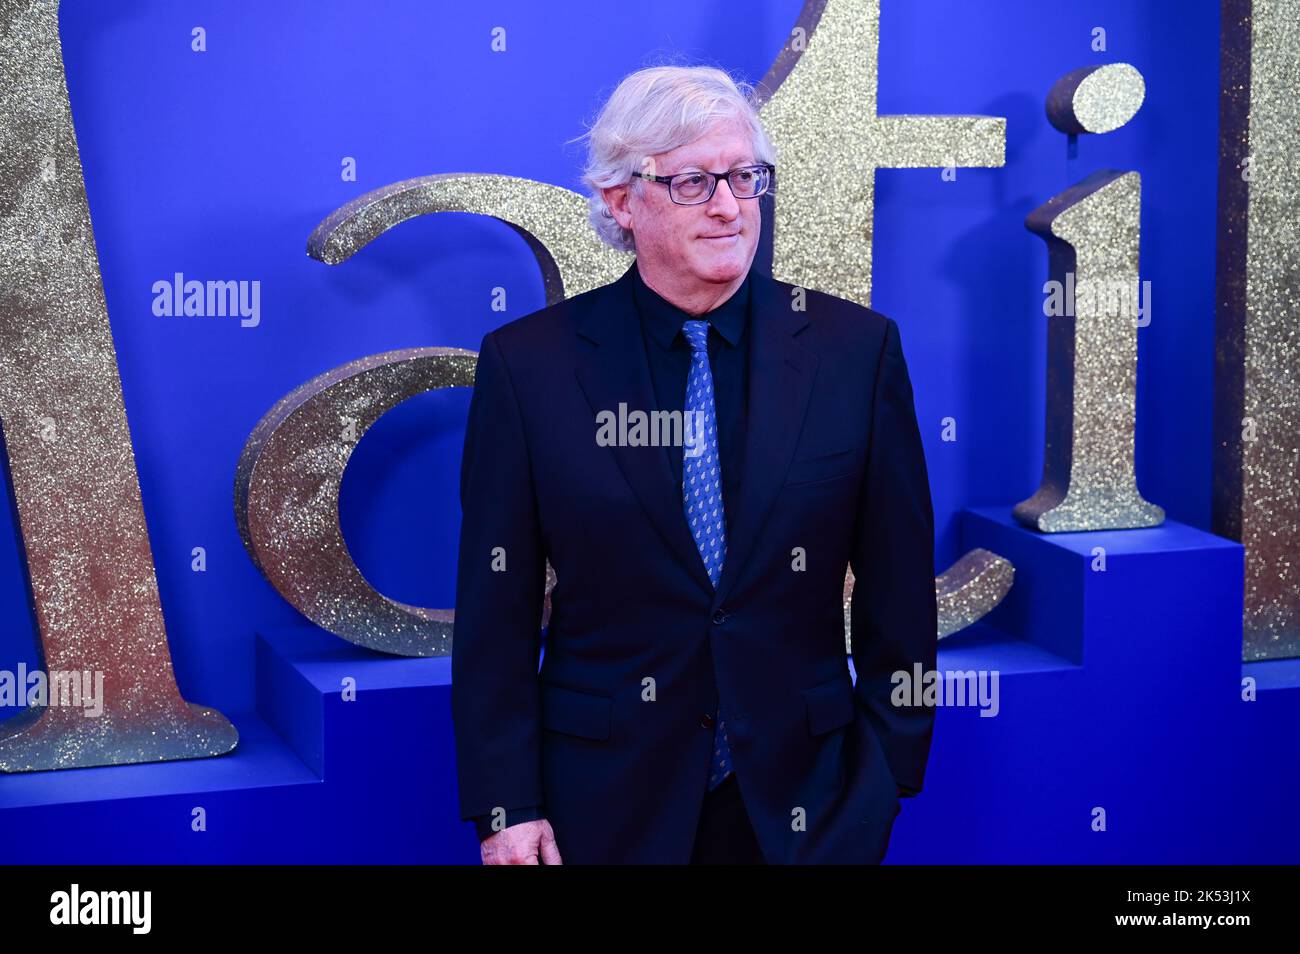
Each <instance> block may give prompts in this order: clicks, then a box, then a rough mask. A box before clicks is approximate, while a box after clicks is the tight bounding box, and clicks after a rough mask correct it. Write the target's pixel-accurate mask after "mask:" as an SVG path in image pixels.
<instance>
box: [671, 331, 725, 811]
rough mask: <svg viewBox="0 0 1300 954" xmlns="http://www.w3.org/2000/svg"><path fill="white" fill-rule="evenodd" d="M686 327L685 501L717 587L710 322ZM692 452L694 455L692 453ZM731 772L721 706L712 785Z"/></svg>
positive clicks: (719, 536) (720, 549) (718, 509)
mask: <svg viewBox="0 0 1300 954" xmlns="http://www.w3.org/2000/svg"><path fill="white" fill-rule="evenodd" d="M682 333H683V334H684V335H685V336H686V340H687V341H688V342H690V345H691V374H690V377H689V378H688V379H687V381H686V412H687V413H686V419H687V421H688V422H692V423H698V424H699V425H700V426H699V427H695V428H694V429H693V430H688V431H686V433H688V434H690V435H691V436H692V438H693V441H694V447H692V448H690V449H689V452H688V451H683V455H682V459H683V461H684V466H683V472H684V473H683V479H682V501H683V503H684V505H685V507H686V520H687V522H688V523H689V524H690V526H691V534H692V536H694V537H695V545H696V546H697V547H699V549H700V556H701V557H703V558H704V568H705V570H707V571H708V574H709V579H710V580H711V581H712V583H713V587H714V589H717V586H718V578H719V577H720V576H721V575H722V561H723V559H724V558H725V557H726V555H727V521H726V514H725V511H724V510H723V508H722V467H721V464H720V463H719V461H718V422H717V414H716V413H715V412H714V407H713V371H712V369H711V368H710V367H709V323H708V322H707V321H698V320H697V321H686V322H683V323H682ZM692 455H694V456H692ZM730 774H731V748H730V747H729V746H728V745H727V726H726V723H724V722H723V720H722V709H721V707H720V706H719V709H718V721H717V724H716V725H715V726H714V732H713V761H712V766H711V768H710V770H709V791H712V790H713V789H715V788H717V787H718V786H719V785H720V784H721V783H722V780H723V779H725V778H726V777H727V776H728V775H730Z"/></svg>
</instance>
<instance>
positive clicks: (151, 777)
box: [0, 624, 479, 864]
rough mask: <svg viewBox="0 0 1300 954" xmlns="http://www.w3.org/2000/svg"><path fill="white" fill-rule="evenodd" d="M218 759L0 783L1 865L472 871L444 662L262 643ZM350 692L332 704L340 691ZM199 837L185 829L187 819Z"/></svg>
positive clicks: (299, 632) (314, 643)
mask: <svg viewBox="0 0 1300 954" xmlns="http://www.w3.org/2000/svg"><path fill="white" fill-rule="evenodd" d="M256 660H257V666H258V673H257V700H258V710H259V711H258V713H257V714H253V713H234V714H231V713H227V715H229V716H230V717H231V719H232V721H234V723H235V725H236V727H237V728H238V729H239V733H240V744H239V747H238V748H237V749H236V750H235V751H234V752H232V753H230V754H229V755H225V756H220V757H218V758H212V759H191V760H186V761H181V762H163V763H158V764H150V765H127V766H109V767H101V768H90V769H72V770H66V771H59V772H41V773H31V774H21V775H5V776H0V844H2V845H3V846H4V847H3V849H2V850H0V857H3V859H4V860H5V861H6V862H7V863H9V864H55V863H77V864H86V863H104V864H113V863H127V864H130V863H145V864H156V863H168V862H181V863H188V862H200V863H252V864H257V863H328V862H335V863H376V864H383V863H457V862H463V863H476V862H477V861H478V857H479V855H478V841H477V838H475V837H474V833H473V829H472V827H471V826H470V825H467V824H465V823H464V822H461V821H460V819H459V817H458V814H457V812H456V786H455V771H454V767H455V763H454V758H453V738H452V732H451V719H450V699H449V692H448V690H449V686H450V674H451V666H450V660H448V659H400V658H396V657H391V656H385V655H381V654H378V653H374V652H371V651H369V650H365V649H361V648H359V647H356V646H353V645H352V644H350V643H346V642H344V641H342V640H340V639H337V638H336V637H334V636H332V635H330V634H328V633H325V632H324V631H322V630H320V629H318V628H316V627H315V626H311V625H309V624H303V625H302V626H299V627H290V628H287V629H282V630H277V631H274V632H270V633H267V634H263V635H260V636H259V639H258V642H257V653H256ZM345 677H350V678H352V679H355V680H356V685H357V692H356V699H355V701H348V702H345V701H343V697H342V696H343V692H342V690H343V680H344V678H345ZM196 806H201V807H202V808H204V809H205V811H206V813H207V831H204V832H195V831H192V830H191V812H192V810H193V809H194V808H195V807H196Z"/></svg>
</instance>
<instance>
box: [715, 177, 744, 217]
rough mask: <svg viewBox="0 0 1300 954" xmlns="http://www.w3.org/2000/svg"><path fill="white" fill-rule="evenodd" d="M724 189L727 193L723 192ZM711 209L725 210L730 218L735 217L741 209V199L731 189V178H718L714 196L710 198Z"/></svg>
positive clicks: (716, 210)
mask: <svg viewBox="0 0 1300 954" xmlns="http://www.w3.org/2000/svg"><path fill="white" fill-rule="evenodd" d="M724 190H725V195H724V194H723V193H724ZM709 209H710V211H715V212H725V213H727V217H728V218H733V217H734V216H735V213H736V212H739V211H740V200H739V199H737V198H736V194H735V193H734V192H732V191H731V182H730V180H723V179H719V180H718V184H717V186H716V188H714V190H713V198H712V199H711V200H709Z"/></svg>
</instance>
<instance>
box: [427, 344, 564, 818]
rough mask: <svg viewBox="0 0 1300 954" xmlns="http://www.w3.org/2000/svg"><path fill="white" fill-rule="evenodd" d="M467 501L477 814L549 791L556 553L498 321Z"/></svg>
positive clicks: (469, 451)
mask: <svg viewBox="0 0 1300 954" xmlns="http://www.w3.org/2000/svg"><path fill="white" fill-rule="evenodd" d="M460 503H461V527H460V550H459V554H458V557H457V569H456V621H455V628H454V635H453V641H454V642H453V647H452V656H451V673H452V676H451V680H452V682H451V710H452V723H453V730H454V734H455V742H456V771H457V780H458V787H459V793H460V813H461V818H462V819H465V820H467V821H468V820H471V819H475V820H476V819H478V818H479V817H480V816H490V815H491V814H492V812H493V810H494V809H496V808H503V809H506V811H507V817H510V812H511V811H513V810H518V809H528V808H535V807H536V806H539V805H542V804H543V803H544V797H543V790H542V780H541V753H540V741H539V736H540V731H541V730H540V721H541V720H540V701H539V699H540V695H539V684H538V678H537V664H538V652H539V649H540V646H541V624H542V603H543V599H544V596H545V590H546V555H545V550H544V546H543V543H542V535H541V529H540V525H539V520H538V513H537V504H536V495H535V493H534V490H533V484H532V476H531V467H530V461H529V454H528V447H527V444H526V442H525V436H524V426H523V417H522V415H521V413H520V406H519V403H518V399H517V395H516V393H515V390H514V385H513V384H512V382H511V378H510V372H509V369H508V367H507V365H506V363H505V359H504V357H503V356H502V353H501V350H500V347H499V345H498V344H497V341H496V339H495V338H494V337H493V333H491V332H489V333H488V334H487V335H485V336H484V337H483V343H482V345H480V348H479V358H478V366H477V369H476V371H475V381H474V393H473V396H472V397H471V399H470V406H469V416H468V421H467V423H466V428H465V446H464V453H463V456H462V462H461V473H460ZM477 824H478V823H477V820H476V826H477Z"/></svg>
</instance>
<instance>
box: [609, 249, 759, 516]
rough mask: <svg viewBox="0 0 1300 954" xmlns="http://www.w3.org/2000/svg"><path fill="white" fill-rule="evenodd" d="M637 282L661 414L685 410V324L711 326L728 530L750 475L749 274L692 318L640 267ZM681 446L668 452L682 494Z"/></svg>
mask: <svg viewBox="0 0 1300 954" xmlns="http://www.w3.org/2000/svg"><path fill="white" fill-rule="evenodd" d="M634 271H635V275H634V276H633V278H634V280H633V282H632V290H633V299H634V300H635V301H636V308H637V312H638V314H639V315H640V317H641V334H642V338H643V339H644V340H645V349H646V356H647V357H648V358H649V359H650V380H651V382H652V383H653V385H654V392H655V403H656V404H658V408H657V410H660V411H678V412H680V411H684V410H685V408H686V381H687V379H688V378H689V377H690V372H691V346H690V343H689V342H688V341H687V340H686V336H685V335H684V334H683V333H682V323H683V322H685V321H688V320H690V319H692V318H694V319H707V320H708V322H709V366H710V368H712V370H713V403H714V410H715V411H716V413H717V416H718V460H719V461H720V463H721V465H722V508H723V511H724V513H725V514H726V520H727V527H728V529H730V527H731V515H732V514H733V513H734V511H735V504H736V500H737V495H738V494H739V492H740V481H741V477H742V476H743V473H744V469H745V468H744V460H743V451H744V444H745V440H744V438H745V395H746V393H747V392H746V388H747V385H748V379H749V337H750V336H749V335H747V334H746V331H748V328H749V321H750V317H749V316H750V295H749V289H750V285H751V284H752V283H751V282H750V278H749V275H748V274H746V275H745V280H744V281H743V282H742V283H741V285H740V287H739V288H737V289H736V290H735V292H734V293H733V294H732V295H731V297H730V298H728V299H727V300H726V301H724V302H723V303H722V304H721V305H719V306H718V307H717V308H715V309H713V310H712V311H710V312H706V313H705V314H703V315H691V314H688V313H687V312H685V311H682V310H681V309H680V308H678V307H677V306H676V305H674V304H673V303H672V302H670V301H668V300H667V299H665V298H662V297H660V295H659V293H658V292H656V291H654V289H652V288H651V287H650V286H649V285H647V284H646V283H645V281H644V280H643V279H642V278H641V271H640V266H637V267H636V268H635V269H634ZM683 450H684V448H682V447H681V446H670V447H668V448H667V451H668V459H669V463H670V464H671V465H672V469H673V476H674V477H676V478H677V487H678V490H680V489H681V485H682V455H683Z"/></svg>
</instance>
